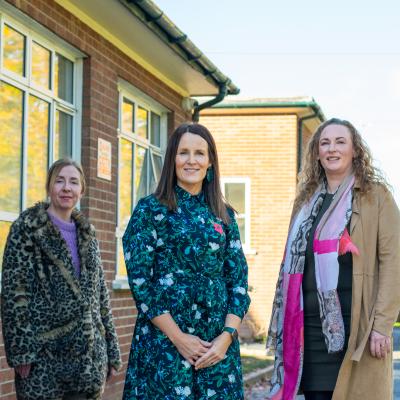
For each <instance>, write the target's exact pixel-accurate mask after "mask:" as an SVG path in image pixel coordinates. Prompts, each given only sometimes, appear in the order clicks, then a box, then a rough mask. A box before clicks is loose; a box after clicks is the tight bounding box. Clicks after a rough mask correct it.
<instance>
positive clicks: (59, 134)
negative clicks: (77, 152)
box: [54, 110, 72, 161]
mask: <svg viewBox="0 0 400 400" xmlns="http://www.w3.org/2000/svg"><path fill="white" fill-rule="evenodd" d="M71 156H72V116H71V115H69V114H66V113H64V112H62V111H59V110H57V111H56V126H55V132H54V161H55V160H58V159H59V158H62V157H71Z"/></svg>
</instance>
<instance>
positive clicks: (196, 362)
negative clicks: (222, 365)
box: [174, 332, 232, 370]
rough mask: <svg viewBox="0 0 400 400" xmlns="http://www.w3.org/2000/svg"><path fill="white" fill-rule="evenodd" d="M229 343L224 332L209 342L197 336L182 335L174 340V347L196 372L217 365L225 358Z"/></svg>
mask: <svg viewBox="0 0 400 400" xmlns="http://www.w3.org/2000/svg"><path fill="white" fill-rule="evenodd" d="M231 342H232V339H231V337H230V335H229V334H228V333H226V332H223V333H221V335H219V336H217V337H216V338H215V339H214V340H212V341H211V342H206V341H205V340H202V339H200V338H199V337H198V336H194V335H190V334H188V333H182V334H181V335H179V337H178V338H177V339H176V340H175V342H174V345H175V347H176V348H177V350H178V351H179V353H180V354H181V355H182V356H183V357H184V358H185V360H186V361H188V362H189V363H190V364H191V365H193V366H194V367H195V369H196V370H198V369H202V368H207V367H211V366H213V365H215V364H217V363H219V362H220V361H221V360H222V359H223V358H224V357H225V353H226V351H227V350H228V348H229V346H230V344H231Z"/></svg>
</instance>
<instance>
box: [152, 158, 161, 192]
mask: <svg viewBox="0 0 400 400" xmlns="http://www.w3.org/2000/svg"><path fill="white" fill-rule="evenodd" d="M151 158H152V160H153V162H152V163H150V193H153V192H154V191H155V190H156V187H157V184H158V181H159V179H160V176H161V168H162V158H161V157H160V156H159V155H157V154H154V153H151ZM153 167H154V168H153Z"/></svg>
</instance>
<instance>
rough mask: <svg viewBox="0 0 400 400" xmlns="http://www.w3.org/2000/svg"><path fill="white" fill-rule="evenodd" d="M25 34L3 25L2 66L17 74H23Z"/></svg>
mask: <svg viewBox="0 0 400 400" xmlns="http://www.w3.org/2000/svg"><path fill="white" fill-rule="evenodd" d="M25 43H26V42H25V36H24V35H22V34H21V33H19V32H17V31H16V30H14V29H12V28H10V27H9V26H8V25H4V30H3V66H4V68H7V69H8V70H9V71H12V72H15V73H16V74H18V75H21V76H24V75H25Z"/></svg>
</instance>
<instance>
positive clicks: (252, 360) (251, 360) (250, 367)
mask: <svg viewBox="0 0 400 400" xmlns="http://www.w3.org/2000/svg"><path fill="white" fill-rule="evenodd" d="M241 359H242V370H243V374H244V375H245V374H248V373H249V372H253V371H256V370H257V369H261V368H266V367H268V366H269V365H272V364H273V363H274V360H273V359H272V358H271V357H267V356H264V357H259V356H244V355H242V357H241Z"/></svg>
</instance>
